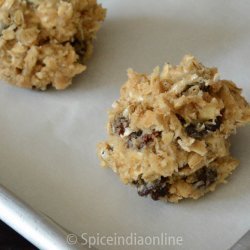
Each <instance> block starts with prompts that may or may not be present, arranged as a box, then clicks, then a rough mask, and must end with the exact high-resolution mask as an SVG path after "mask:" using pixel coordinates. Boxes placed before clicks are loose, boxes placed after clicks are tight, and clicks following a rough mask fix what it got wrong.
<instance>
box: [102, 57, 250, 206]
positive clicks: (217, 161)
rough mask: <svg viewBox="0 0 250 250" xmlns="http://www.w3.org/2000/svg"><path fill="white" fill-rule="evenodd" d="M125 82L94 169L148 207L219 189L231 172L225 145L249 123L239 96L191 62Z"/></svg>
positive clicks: (248, 109)
mask: <svg viewBox="0 0 250 250" xmlns="http://www.w3.org/2000/svg"><path fill="white" fill-rule="evenodd" d="M128 78H129V79H128V81H127V83H125V85H124V86H123V87H122V89H121V97H120V99H119V100H118V101H116V102H115V103H114V104H113V106H112V109H111V110H110V112H109V122H108V135H109V138H108V140H107V141H106V142H102V143H100V144H99V146H98V154H99V157H100V160H101V164H102V166H105V167H110V168H112V169H113V171H114V172H116V173H117V174H118V175H119V176H120V178H121V180H122V181H123V182H124V183H126V184H127V183H129V184H132V185H134V186H136V187H137V189H138V194H139V195H141V196H148V195H149V196H151V197H152V199H154V200H158V199H162V200H166V201H170V202H178V201H179V200H181V199H184V198H193V199H198V198H199V197H201V196H203V195H204V194H205V193H207V192H209V191H214V190H215V188H216V186H217V185H218V184H220V183H225V182H226V178H227V177H228V176H229V175H230V174H231V173H232V171H233V170H234V169H235V168H236V167H237V165H238V161H237V160H235V159H234V158H233V157H232V156H230V152H229V146H230V143H229V140H228V138H229V136H230V135H231V134H232V133H234V132H235V130H236V128H237V127H239V126H242V125H244V124H246V123H247V122H249V121H250V106H249V104H248V103H247V102H246V100H245V99H244V98H243V97H242V96H241V90H240V89H239V88H237V87H236V85H235V84H234V83H233V82H231V81H227V80H219V75H218V72H217V69H216V68H207V67H205V66H203V65H202V64H201V63H199V62H198V61H197V60H196V59H195V58H194V57H193V56H185V57H184V59H183V60H182V61H181V63H180V65H178V66H171V65H169V64H167V65H165V66H164V68H163V70H162V72H160V69H159V68H156V69H155V70H154V72H153V73H152V74H151V75H145V74H139V73H136V72H134V71H132V70H129V71H128Z"/></svg>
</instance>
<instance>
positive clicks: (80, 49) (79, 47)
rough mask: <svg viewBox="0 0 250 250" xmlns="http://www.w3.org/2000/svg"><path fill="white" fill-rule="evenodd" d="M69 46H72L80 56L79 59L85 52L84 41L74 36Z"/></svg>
mask: <svg viewBox="0 0 250 250" xmlns="http://www.w3.org/2000/svg"><path fill="white" fill-rule="evenodd" d="M71 46H72V47H74V49H75V51H76V53H77V54H78V55H79V56H80V60H81V59H82V57H83V56H84V55H85V53H86V47H87V46H86V42H84V41H82V40H79V39H77V38H76V39H74V41H73V42H71Z"/></svg>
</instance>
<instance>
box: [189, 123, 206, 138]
mask: <svg viewBox="0 0 250 250" xmlns="http://www.w3.org/2000/svg"><path fill="white" fill-rule="evenodd" d="M185 131H186V133H187V134H188V136H190V137H193V138H195V139H202V138H203V137H204V136H205V135H206V134H207V131H206V130H201V131H198V130H197V129H196V126H195V125H194V124H192V123H191V124H189V125H188V126H187V127H186V128H185Z"/></svg>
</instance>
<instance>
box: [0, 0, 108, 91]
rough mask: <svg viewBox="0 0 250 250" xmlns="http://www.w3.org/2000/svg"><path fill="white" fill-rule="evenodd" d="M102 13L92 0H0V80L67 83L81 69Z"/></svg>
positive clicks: (63, 85)
mask: <svg viewBox="0 0 250 250" xmlns="http://www.w3.org/2000/svg"><path fill="white" fill-rule="evenodd" d="M104 18H105V9H103V8H102V6H101V5H99V4H97V2H96V0H0V79H3V80H5V81H7V82H9V83H12V84H14V85H17V86H19V87H25V88H36V89H41V90H46V89H47V87H48V86H53V87H54V88H55V89H58V90H59V89H65V88H67V87H68V86H69V85H70V84H71V81H72V78H73V77H74V76H75V75H77V74H80V73H81V72H83V71H85V70H86V66H85V64H84V62H85V61H86V59H87V58H89V57H90V55H91V54H92V50H93V40H94V38H95V36H96V33H97V31H98V30H99V28H100V24H101V23H102V21H103V20H104Z"/></svg>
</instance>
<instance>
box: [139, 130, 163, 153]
mask: <svg viewBox="0 0 250 250" xmlns="http://www.w3.org/2000/svg"><path fill="white" fill-rule="evenodd" d="M161 134H162V132H161V131H155V130H154V131H153V132H152V134H145V135H143V136H141V141H140V144H139V145H138V149H142V148H143V147H145V146H147V145H148V144H149V143H151V142H153V141H154V139H155V138H158V137H161Z"/></svg>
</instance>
